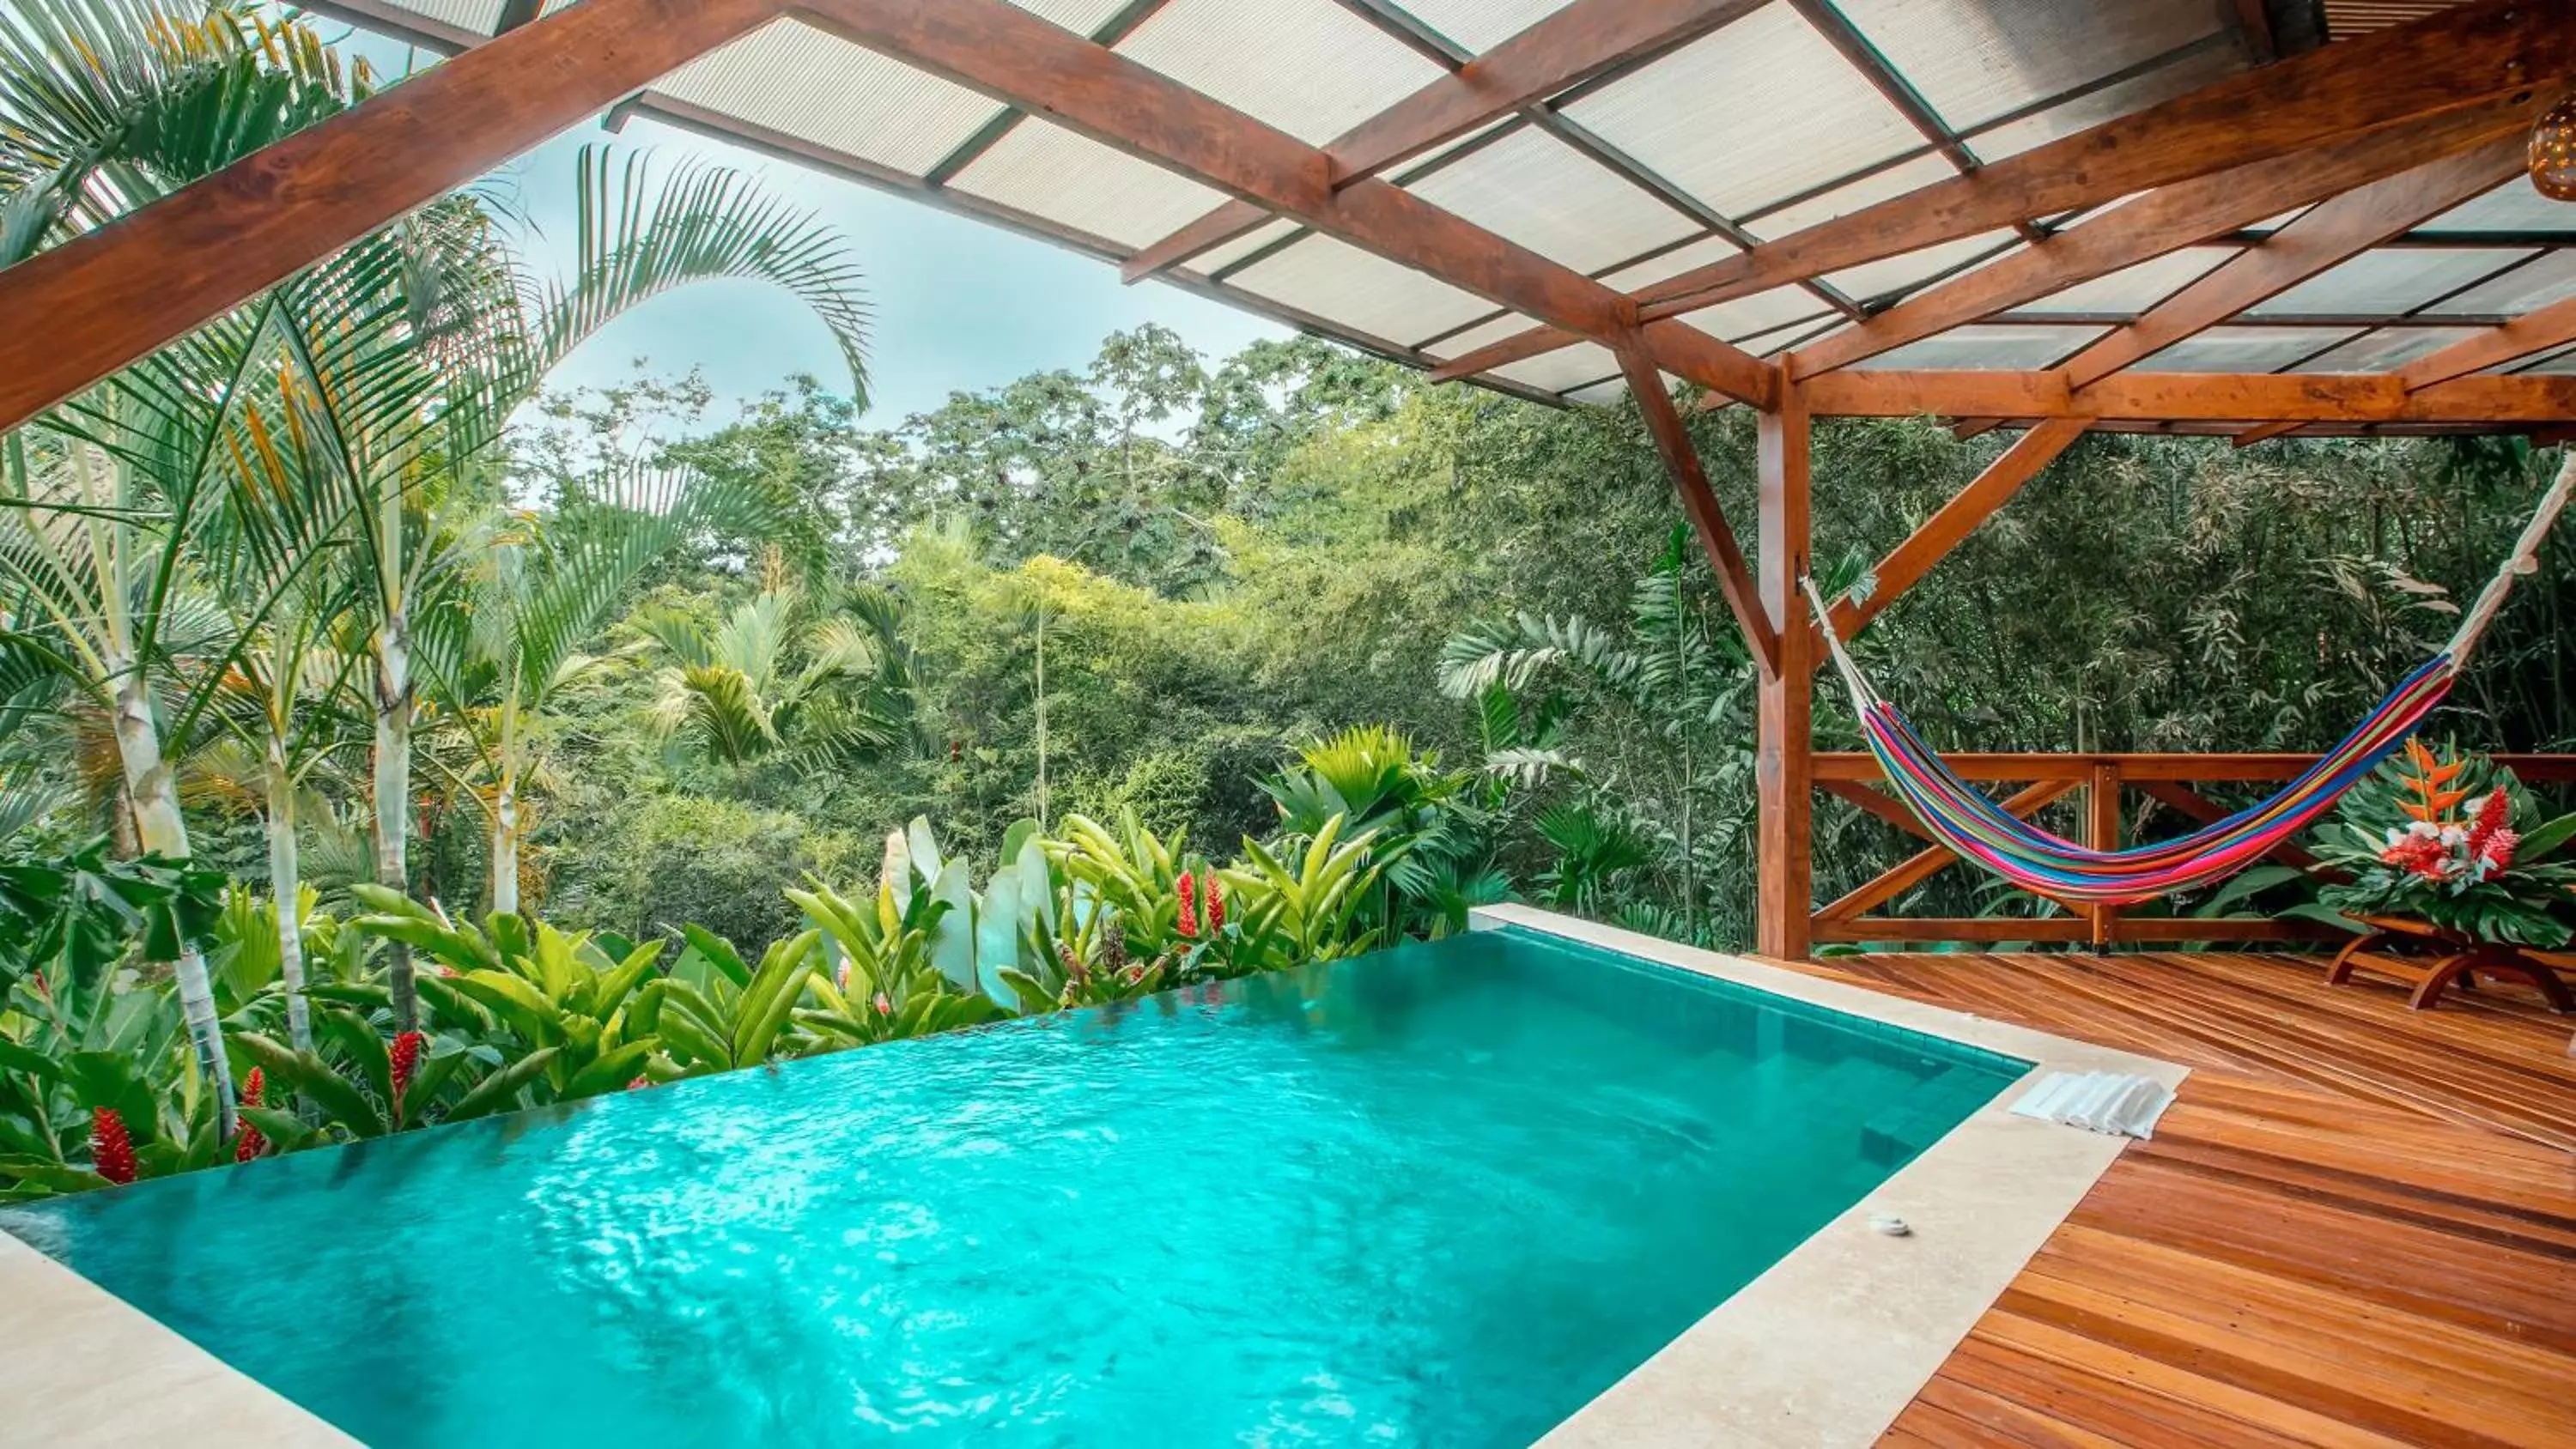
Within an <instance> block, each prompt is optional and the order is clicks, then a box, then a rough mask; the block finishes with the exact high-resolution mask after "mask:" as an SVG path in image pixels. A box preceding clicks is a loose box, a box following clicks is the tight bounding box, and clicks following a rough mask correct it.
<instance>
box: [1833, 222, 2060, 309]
mask: <svg viewBox="0 0 2576 1449" xmlns="http://www.w3.org/2000/svg"><path fill="white" fill-rule="evenodd" d="M2013 243H2014V237H2013V234H2012V233H2011V232H2008V231H1990V232H1987V233H1985V234H1983V235H1981V236H1963V237H1961V238H1959V239H1958V240H1957V241H1949V242H1943V243H1941V244H1940V245H1939V246H1935V247H1924V248H1922V249H1920V250H1917V251H1910V252H1906V253H1904V254H1903V255H1901V256H1893V257H1886V258H1883V259H1881V260H1879V261H1875V262H1868V263H1865V264H1863V265H1861V266H1857V267H1850V268H1846V269H1845V270H1843V271H1839V272H1832V273H1828V274H1827V275H1826V277H1825V280H1826V281H1828V282H1831V283H1832V284H1833V285H1835V286H1836V287H1839V288H1841V289H1842V292H1843V294H1844V295H1845V296H1849V297H1859V298H1869V297H1879V296H1885V295H1888V294H1891V293H1898V292H1906V291H1911V290H1913V289H1914V288H1916V287H1919V286H1922V285H1923V284H1924V283H1926V282H1930V281H1933V280H1935V279H1946V278H1947V277H1948V275H1949V274H1950V273H1951V272H1953V271H1957V270H1964V269H1969V268H1972V267H1975V266H1986V265H1991V264H1992V263H1994V262H1997V261H2001V260H2002V259H2003V258H2004V257H2005V256H2009V255H2011V253H2010V252H2004V251H2001V248H2004V247H2006V246H2011V245H2013ZM1989 253H1995V255H1991V256H1990V255H1988V254H1989Z"/></svg>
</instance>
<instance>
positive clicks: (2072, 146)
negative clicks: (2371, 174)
mask: <svg viewBox="0 0 2576 1449" xmlns="http://www.w3.org/2000/svg"><path fill="white" fill-rule="evenodd" d="M2571 71H2576V0H2476V3H2472V4H2467V5H2461V6H2458V7H2456V8H2454V9H2450V10H2444V11H2441V12H2438V13H2436V14H2433V15H2430V16H2427V17H2426V18H2424V19H2422V20H2418V21H2415V22H2414V23H2412V24H2408V25H2402V26H2397V27H2394V28H2391V29H2387V30H2382V31H2378V32H2375V33H2373V34H2370V35H2366V36H2362V37H2360V38H2358V39H2355V40H2349V41H2344V42H2341V43H2339V44H2336V45H2330V46H2326V47H2323V48H2321V49H2318V50H2314V51H2310V52H2308V53H2307V54H2304V55H2301V56H2297V57H2295V58H2292V59H2288V60H2284V61H2281V62H2280V63H2278V64H2276V65H2269V66H2264V67H2261V68H2259V69H2256V70H2250V71H2247V72H2244V73H2243V74H2240V75H2236V76H2231V77H2229V78H2227V79H2225V80H2222V81H2219V82H2216V83H2215V84H2212V85H2208V86H2204V87H2202V88H2201V89H2199V90H2197V91H2194V92H2192V93H2190V94H2189V95H2185V96H2179V97H2176V98H2174V99H2172V100H2169V101H2165V102H2162V103H2160V104H2157V105H2153V106H2148V107H2146V108H2145V109H2143V110H2139V111H2136V112H2133V113H2131V114H2129V115H2126V116H2122V117H2119V118H2117V119H2114V120H2111V121H2106V122H2104V123H2103V124H2101V125H2099V126H2095V127H2093V128H2091V129H2090V130H2085V131H2079V132H2077V133H2076V134H2074V135H2072V136H2067V137H2063V138H2061V139H2059V140H2056V141H2052V142H2049V143H2047V144H2045V145H2041V146H2037V147H2033V148H2032V149H2030V150H2028V151H2024V152H2021V153H2019V154H2018V155H2014V156H2010V157H2006V158H2005V159H2003V160H2000V161H1997V162H1995V163H1994V164H1992V165H1990V166H1987V167H1986V168H1984V169H1983V170H1981V171H1978V172H1976V173H1974V174H1972V175H1967V176H1958V177H1953V178H1951V179H1949V180H1947V181H1939V182H1935V183H1933V184H1932V185H1930V186H1926V187H1922V188H1920V189H1918V190H1915V191H1912V192H1908V193H1907V194H1905V195H1903V196H1898V197H1892V198H1890V199H1888V200H1886V201H1882V202H1879V203H1877V204H1876V205H1873V206H1867V207H1863V208H1861V209H1860V210H1858V211H1854V212H1850V213H1847V214H1845V215H1843V216H1840V217H1836V218H1834V219H1833V220H1830V221H1826V222H1821V223H1818V224H1817V225H1815V226H1812V227H1809V228H1807V229H1806V230H1804V231H1799V232H1794V233H1791V234H1790V235H1788V236H1785V237H1781V238H1778V239H1776V240H1774V241H1770V242H1766V243H1764V244H1763V245H1762V246H1759V247H1756V248H1754V249H1753V250H1752V251H1750V252H1746V253H1744V254H1742V255H1740V256H1734V257H1728V258H1725V259H1723V260H1720V261H1717V262H1712V263H1710V264H1709V265H1707V266H1703V267H1696V268H1693V269H1692V270H1690V271H1687V272H1683V273H1681V274H1680V275H1678V276H1675V277H1671V278H1668V279H1666V280H1664V281H1661V282H1657V283H1655V284H1654V285H1652V286H1649V287H1645V288H1642V289H1640V290H1639V291H1638V292H1636V293H1635V294H1633V298H1632V300H1634V301H1635V302H1636V303H1637V306H1638V315H1639V316H1640V317H1643V318H1646V319H1649V320H1651V319H1653V318H1656V317H1669V316H1676V315H1679V314H1681V313H1684V312H1691V311H1697V310H1698V309H1700V308H1702V307H1707V306H1712V305H1715V304H1716V303H1719V302H1724V301H1730V300H1732V299H1734V298H1738V297H1745V296H1750V295H1752V294H1753V293H1755V292H1761V291H1767V290H1769V289H1770V288H1773V287H1778V286H1785V285H1787V284H1789V283H1792V282H1799V281H1804V280H1806V279H1807V278H1810V277H1815V276H1820V275H1822V274H1824V273H1827V272H1833V271H1839V270H1842V269H1844V268H1847V267H1854V266H1859V265H1861V264H1863V263H1867V262H1874V261H1879V260H1882V259H1884V258H1887V257H1892V256H1899V255H1902V254H1904V253H1906V252H1910V251H1916V250H1919V249H1921V248H1924V247H1930V246H1938V245H1940V244H1941V243H1944V242H1950V241H1957V240H1959V239H1961V238H1964V237H1971V236H1976V235H1979V234H1981V233H1984V232H1989V231H1994V230H1997V229H2000V228H2002V227H2006V226H2009V225H2011V223H2012V222H2013V221H2014V220H2016V219H2018V218H2023V217H2032V216H2048V215H2052V214H2055V213H2057V212H2063V211H2081V210H2086V209H2089V208H2092V207H2096V206H2101V205H2103V204H2105V203H2108V202H2112V201H2116V200H2118V199H2120V198H2121V197H2124V196H2129V195H2132V194H2134V193H2136V192H2140V191H2146V190H2151V189H2153V188H2155V187H2159V186H2170V185H2172V184H2174V183H2176V182H2179V181H2187V180H2190V179H2191V178H2193V177H2196V176H2206V175H2209V174H2210V173H2212V172H2215V171H2224V170H2227V169H2229V168H2231V167H2236V166H2245V165H2250V164H2252V163H2254V162H2257V161H2264V160H2268V159H2270V158H2273V157H2276V156H2287V155H2292V154H2294V153H2297V152H2300V151H2306V150H2310V149H2313V148H2315V147H2317V146H2322V145H2327V144H2331V143H2333V142H2337V141H2340V140H2343V139H2345V138H2347V137H2349V136H2352V135H2354V134H2355V133H2358V132H2362V131H2369V130H2376V129H2378V128H2380V127H2383V126H2396V125H2404V124H2407V123H2409V122H2413V121H2417V120H2420V119H2423V118H2426V117H2431V116H2437V115H2440V114H2443V113H2445V112H2449V111H2456V110H2465V109H2468V108H2471V107H2475V106H2479V105H2485V104H2490V103H2494V102H2496V101H2497V100H2499V99H2500V98H2501V99H2506V100H2508V101H2509V100H2510V98H2511V97H2514V96H2516V95H2522V94H2524V93H2526V92H2529V93H2532V94H2533V95H2537V94H2538V92H2539V91H2540V90H2541V89H2544V88H2545V87H2546V86H2547V85H2548V84H2549V83H2550V82H2551V80H2552V79H2553V78H2555V77H2558V76H2562V75H2565V74H2568V73H2569V72H2571ZM1567 340H1568V339H1564V338H1553V339H1552V338H1549V337H1546V336H1544V335H1541V334H1539V333H1536V332H1531V333H1524V334H1522V335H1520V336H1518V337H1513V338H1507V339H1505V340H1504V341H1502V342H1499V343H1496V344H1495V345H1493V346H1492V347H1489V348H1482V349H1479V350H1478V351H1477V352H1476V353H1473V354H1470V355H1468V356H1466V357H1461V358H1457V359H1454V360H1452V361H1451V362H1449V363H1447V364H1445V365H1444V366H1443V367H1442V368H1441V369H1440V370H1439V372H1438V373H1436V374H1435V377H1456V376H1464V375H1467V374H1468V373H1471V372H1482V371H1488V370H1491V369H1492V368H1495V367H1499V366H1504V365H1507V364H1509V363H1511V362H1516V361H1522V360H1525V359H1527V358H1530V357H1534V356H1538V355H1540V354H1541V353H1545V352H1548V351H1552V350H1554V349H1555V348H1557V347H1562V346H1564V345H1566V341H1567Z"/></svg>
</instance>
